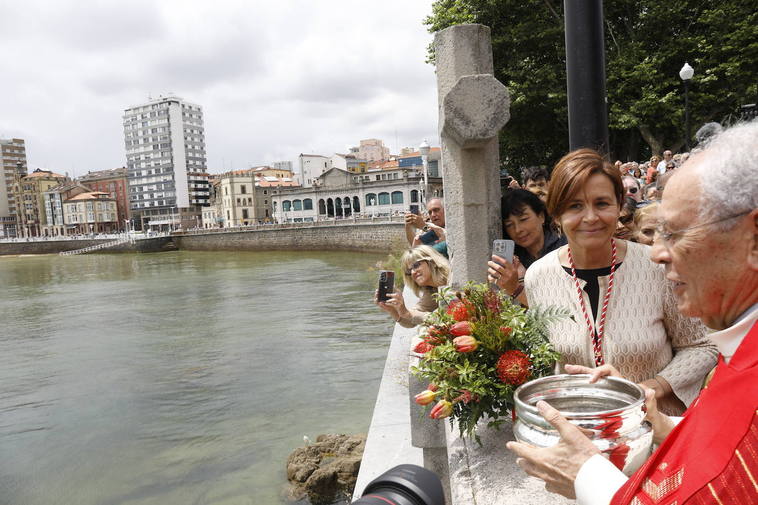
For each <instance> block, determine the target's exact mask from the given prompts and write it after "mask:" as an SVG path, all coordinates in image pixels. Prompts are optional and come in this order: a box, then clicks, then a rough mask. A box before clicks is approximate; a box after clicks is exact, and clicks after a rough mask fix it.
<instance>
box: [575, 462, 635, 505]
mask: <svg viewBox="0 0 758 505" xmlns="http://www.w3.org/2000/svg"><path fill="white" fill-rule="evenodd" d="M626 479H627V477H626V475H624V473H623V472H622V471H621V470H619V469H618V468H616V466H615V465H614V464H613V463H611V462H610V461H608V460H607V459H605V458H604V457H603V456H601V455H600V454H595V455H594V456H592V457H591V458H590V459H588V460H587V461H585V462H584V464H583V465H582V467H581V468H580V469H579V473H577V474H576V480H575V481H574V492H575V493H576V502H577V504H578V505H608V504H609V503H611V499H612V498H613V495H614V494H616V491H618V490H619V488H620V487H621V486H623V485H624V483H625V482H626Z"/></svg>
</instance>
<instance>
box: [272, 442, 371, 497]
mask: <svg viewBox="0 0 758 505" xmlns="http://www.w3.org/2000/svg"><path fill="white" fill-rule="evenodd" d="M365 447H366V435H319V436H318V437H317V438H316V443H311V444H310V445H307V446H305V447H299V448H297V449H295V450H294V451H292V454H290V456H289V458H287V479H288V480H289V481H290V484H291V485H292V489H291V490H290V492H289V493H288V495H289V496H290V497H292V498H293V499H300V498H302V497H304V496H307V497H308V499H309V500H310V502H311V503H313V504H314V505H319V504H324V503H332V502H334V500H335V499H336V498H337V497H338V496H340V495H344V496H350V495H352V493H353V488H354V487H355V481H356V480H357V478H358V470H359V469H360V467H361V458H362V457H363V449H364V448H365Z"/></svg>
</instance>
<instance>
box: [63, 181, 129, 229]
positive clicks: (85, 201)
mask: <svg viewBox="0 0 758 505" xmlns="http://www.w3.org/2000/svg"><path fill="white" fill-rule="evenodd" d="M117 216H118V211H117V207H116V199H115V198H113V197H112V196H110V194H108V193H105V192H102V191H92V192H89V193H80V194H78V195H76V196H74V197H72V198H70V199H68V200H65V201H64V202H63V219H64V221H65V222H66V228H67V232H68V233H67V235H73V234H92V233H115V232H117V231H118V217H117Z"/></svg>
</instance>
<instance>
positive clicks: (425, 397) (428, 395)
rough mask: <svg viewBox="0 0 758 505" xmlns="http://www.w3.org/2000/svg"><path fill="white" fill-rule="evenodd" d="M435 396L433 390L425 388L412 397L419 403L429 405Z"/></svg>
mask: <svg viewBox="0 0 758 505" xmlns="http://www.w3.org/2000/svg"><path fill="white" fill-rule="evenodd" d="M435 396H437V394H436V393H435V392H434V391H429V390H428V389H427V390H426V391H422V392H420V393H419V394H417V395H416V396H414V397H413V399H414V401H415V402H416V403H418V404H419V405H429V404H430V403H432V402H433V401H434V397H435Z"/></svg>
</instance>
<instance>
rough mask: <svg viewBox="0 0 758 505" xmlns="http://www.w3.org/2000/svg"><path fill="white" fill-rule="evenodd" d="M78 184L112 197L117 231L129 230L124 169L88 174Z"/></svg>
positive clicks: (127, 188) (127, 197)
mask: <svg viewBox="0 0 758 505" xmlns="http://www.w3.org/2000/svg"><path fill="white" fill-rule="evenodd" d="M79 182H81V183H82V184H84V185H86V186H87V187H88V188H90V189H91V190H92V191H100V192H103V193H108V194H109V195H110V196H111V197H113V198H114V199H115V200H116V210H117V214H118V216H117V217H118V227H119V229H120V230H122V231H124V230H127V229H130V228H131V226H130V223H129V220H130V219H131V212H130V210H129V183H128V178H127V170H126V167H121V168H113V169H110V170H98V171H95V172H88V173H87V174H86V175H83V176H82V177H79Z"/></svg>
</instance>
